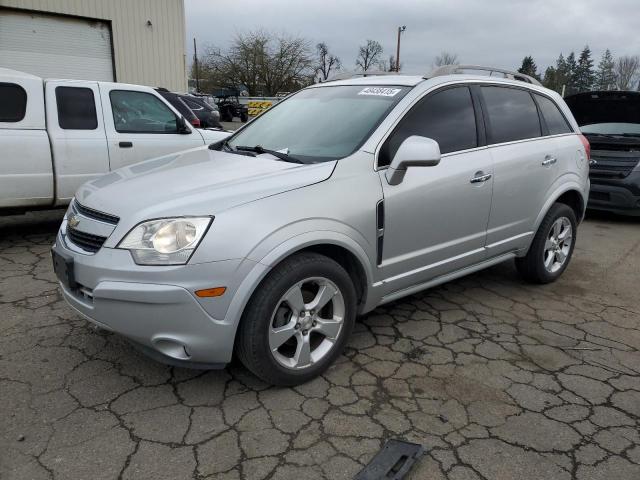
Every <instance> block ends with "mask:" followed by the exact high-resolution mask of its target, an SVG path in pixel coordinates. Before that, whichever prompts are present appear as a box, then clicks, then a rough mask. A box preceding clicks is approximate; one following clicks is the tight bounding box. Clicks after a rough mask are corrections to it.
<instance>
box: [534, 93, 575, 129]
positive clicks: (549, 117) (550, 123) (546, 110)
mask: <svg viewBox="0 0 640 480" xmlns="http://www.w3.org/2000/svg"><path fill="white" fill-rule="evenodd" d="M536 99H537V100H538V106H539V107H540V113H542V117H543V118H544V122H545V123H546V124H547V128H548V129H549V135H558V134H560V133H571V132H572V131H573V130H571V127H570V126H569V124H568V123H567V120H566V119H565V118H564V115H562V112H561V111H560V109H559V108H558V106H557V105H556V104H555V103H554V102H553V101H552V100H550V99H548V98H547V97H544V96H542V95H536Z"/></svg>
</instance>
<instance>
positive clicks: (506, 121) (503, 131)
mask: <svg viewBox="0 0 640 480" xmlns="http://www.w3.org/2000/svg"><path fill="white" fill-rule="evenodd" d="M481 90H482V96H483V97H484V101H485V105H486V108H487V112H486V114H487V117H488V120H489V125H490V129H489V130H490V143H504V142H514V141H517V140H526V139H529V138H537V137H540V136H541V135H542V129H541V127H540V117H539V116H538V109H537V107H536V104H535V102H534V101H533V97H532V96H531V94H530V93H529V92H528V91H527V90H522V89H519V88H509V87H481Z"/></svg>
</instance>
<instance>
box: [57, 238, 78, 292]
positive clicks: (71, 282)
mask: <svg viewBox="0 0 640 480" xmlns="http://www.w3.org/2000/svg"><path fill="white" fill-rule="evenodd" d="M51 258H52V260H53V271H54V272H55V274H56V277H58V280H60V282H61V283H62V284H63V285H65V286H66V287H68V288H69V289H71V290H76V289H77V288H78V284H77V283H76V279H75V276H74V272H73V257H71V256H70V255H64V254H62V253H59V252H57V251H56V250H55V249H53V248H52V249H51Z"/></svg>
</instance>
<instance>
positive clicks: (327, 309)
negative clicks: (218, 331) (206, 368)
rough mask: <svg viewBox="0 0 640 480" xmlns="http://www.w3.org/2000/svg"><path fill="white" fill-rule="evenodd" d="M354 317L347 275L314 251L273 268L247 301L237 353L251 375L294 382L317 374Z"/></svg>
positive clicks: (335, 353)
mask: <svg viewBox="0 0 640 480" xmlns="http://www.w3.org/2000/svg"><path fill="white" fill-rule="evenodd" d="M355 317H356V292H355V288H354V286H353V283H352V282H351V278H350V277H349V274H348V273H347V272H346V271H345V270H344V268H342V267H341V266H340V265H339V264H338V263H337V262H335V261H334V260H332V259H330V258H328V257H325V256H323V255H318V254H315V253H302V254H298V255H295V256H293V257H290V258H289V259H287V260H285V261H284V262H282V263H281V264H280V265H278V266H277V267H275V268H274V270H273V271H272V272H271V273H270V274H269V275H268V276H267V278H266V279H265V280H264V281H263V282H262V284H261V285H260V287H259V288H258V289H257V290H256V292H255V293H254V295H253V297H252V298H251V300H250V301H249V304H248V305H247V308H246V309H245V312H244V315H243V316H242V320H241V323H240V327H239V331H238V343H237V354H238V357H239V358H240V360H241V361H242V363H243V364H244V365H245V366H246V367H247V368H248V369H249V370H251V371H252V372H253V373H254V374H255V375H256V376H258V377H260V378H261V379H263V380H265V381H266V382H269V383H271V384H274V385H298V384H300V383H304V382H306V381H308V380H310V379H312V378H314V377H316V376H318V375H320V374H321V373H322V372H323V371H324V370H325V369H326V368H327V367H329V365H331V363H332V362H333V361H334V360H335V359H336V357H337V356H338V355H340V352H341V351H342V350H343V348H344V346H345V344H346V341H347V339H348V337H349V335H350V333H351V330H352V329H353V324H354V322H355Z"/></svg>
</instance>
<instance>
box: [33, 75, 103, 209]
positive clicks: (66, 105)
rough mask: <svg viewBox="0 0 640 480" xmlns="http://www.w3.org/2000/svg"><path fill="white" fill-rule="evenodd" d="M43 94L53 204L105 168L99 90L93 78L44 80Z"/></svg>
mask: <svg viewBox="0 0 640 480" xmlns="http://www.w3.org/2000/svg"><path fill="white" fill-rule="evenodd" d="M45 98H46V105H47V130H48V131H49V138H50V139H51V148H52V152H53V165H54V171H55V186H56V189H55V191H56V204H64V203H68V202H69V200H70V199H71V198H72V197H73V196H74V194H75V192H76V190H77V189H78V187H80V185H82V184H83V183H85V182H87V181H89V180H93V179H94V178H96V177H98V176H100V175H103V174H104V173H107V172H108V171H109V151H108V149H107V137H106V134H105V129H104V121H103V119H102V106H101V101H100V91H99V90H98V83H97V82H85V81H73V80H67V81H65V80H60V81H58V80H56V81H47V83H46V87H45Z"/></svg>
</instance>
